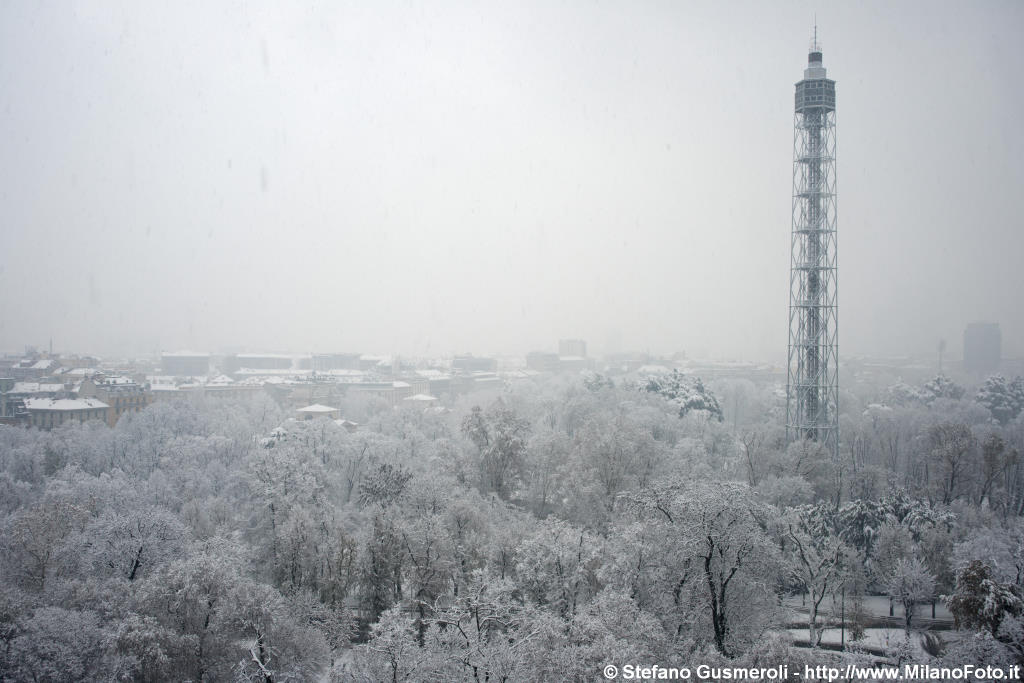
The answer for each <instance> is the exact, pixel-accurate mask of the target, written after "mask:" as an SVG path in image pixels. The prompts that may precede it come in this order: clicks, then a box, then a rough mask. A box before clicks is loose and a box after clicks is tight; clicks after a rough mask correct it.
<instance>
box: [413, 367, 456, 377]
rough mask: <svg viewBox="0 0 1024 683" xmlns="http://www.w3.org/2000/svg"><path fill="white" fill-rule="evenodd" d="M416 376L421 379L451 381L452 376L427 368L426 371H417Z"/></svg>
mask: <svg viewBox="0 0 1024 683" xmlns="http://www.w3.org/2000/svg"><path fill="white" fill-rule="evenodd" d="M416 374H417V375H419V376H420V377H426V378H427V379H450V378H451V375H449V374H448V373H446V372H441V371H440V370H436V369H434V368H426V369H424V370H417V371H416Z"/></svg>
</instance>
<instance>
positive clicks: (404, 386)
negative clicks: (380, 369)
mask: <svg viewBox="0 0 1024 683" xmlns="http://www.w3.org/2000/svg"><path fill="white" fill-rule="evenodd" d="M391 386H393V387H394V388H395V389H408V388H409V387H411V386H412V385H411V384H409V383H408V382H403V381H401V380H395V381H394V382H392V383H391Z"/></svg>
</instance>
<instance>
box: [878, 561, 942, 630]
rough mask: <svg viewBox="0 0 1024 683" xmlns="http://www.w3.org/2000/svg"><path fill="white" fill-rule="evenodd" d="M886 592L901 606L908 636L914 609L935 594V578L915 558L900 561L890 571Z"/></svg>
mask: <svg viewBox="0 0 1024 683" xmlns="http://www.w3.org/2000/svg"><path fill="white" fill-rule="evenodd" d="M886 590H887V592H888V594H889V597H890V598H892V599H893V600H895V601H897V602H899V603H900V604H902V605H903V614H904V619H905V624H904V626H905V628H906V631H907V633H908V634H909V633H910V625H911V620H912V619H913V617H914V609H915V608H916V607H917V605H919V604H920V603H922V602H928V601H930V600H931V599H932V596H933V595H934V594H935V577H933V576H932V574H931V572H929V571H928V567H926V566H925V564H924V563H923V562H921V561H920V560H919V559H917V558H916V557H912V558H910V559H900V560H897V561H896V565H895V566H894V567H893V569H892V574H891V576H890V577H889V581H888V584H887V586H886Z"/></svg>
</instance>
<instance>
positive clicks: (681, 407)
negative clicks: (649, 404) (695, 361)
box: [640, 370, 724, 422]
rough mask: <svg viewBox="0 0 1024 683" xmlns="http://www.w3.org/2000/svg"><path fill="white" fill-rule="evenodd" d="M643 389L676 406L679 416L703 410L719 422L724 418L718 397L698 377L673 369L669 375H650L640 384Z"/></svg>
mask: <svg viewBox="0 0 1024 683" xmlns="http://www.w3.org/2000/svg"><path fill="white" fill-rule="evenodd" d="M640 387H641V389H642V390H643V391H647V392H649V393H653V394H658V395H659V396H662V397H663V398H665V399H666V400H667V401H668V402H669V404H671V405H672V406H673V407H675V408H676V410H677V411H678V413H679V417H683V416H685V415H687V414H689V413H691V412H704V413H707V414H708V415H709V416H710V417H711V418H713V419H715V420H717V421H718V422H721V421H722V420H723V419H724V415H723V414H722V407H721V406H720V405H719V404H718V399H717V398H716V397H715V395H714V394H713V393H711V391H710V390H709V389H707V388H706V387H705V386H704V383H703V382H702V381H701V380H700V378H699V377H689V376H687V375H684V374H683V373H681V372H679V371H678V370H673V371H672V374H671V375H652V376H651V377H648V378H647V379H646V380H644V381H643V382H642V383H641V385H640Z"/></svg>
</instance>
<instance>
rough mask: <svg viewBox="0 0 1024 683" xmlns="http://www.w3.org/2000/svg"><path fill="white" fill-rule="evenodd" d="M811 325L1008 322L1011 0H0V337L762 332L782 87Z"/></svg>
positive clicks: (1014, 60)
mask: <svg viewBox="0 0 1024 683" xmlns="http://www.w3.org/2000/svg"><path fill="white" fill-rule="evenodd" d="M815 13H816V17H817V23H818V26H819V37H820V40H821V43H822V46H823V49H824V65H825V67H826V68H827V69H828V74H829V78H833V79H835V80H836V82H837V90H838V95H837V97H838V104H837V139H838V198H839V199H838V206H839V209H838V231H839V306H840V351H841V352H842V353H843V354H844V355H848V354H862V353H900V354H903V353H922V354H923V353H930V352H931V351H932V350H933V349H934V348H935V347H936V345H937V344H938V340H939V339H940V338H945V339H948V340H949V342H950V350H951V351H954V352H955V351H956V350H957V349H958V348H959V346H960V339H961V335H962V332H963V329H964V326H965V325H966V324H967V323H969V322H972V321H976V320H989V321H993V322H998V323H1000V325H1001V328H1002V333H1003V355H1004V357H1008V356H1015V355H1019V354H1021V353H1022V351H1024V314H1022V307H1021V306H1020V303H1019V298H1020V294H1021V292H1024V268H1021V267H1020V259H1021V258H1022V254H1024V230H1022V229H1021V228H1022V226H1021V215H1024V212H1022V208H1024V207H1022V204H1024V201H1022V196H1021V188H1022V187H1024V134H1022V132H1021V127H1020V124H1019V121H1020V117H1021V108H1022V104H1024V94H1022V90H1021V88H1020V87H1019V86H1020V74H1021V73H1022V72H1024V47H1022V44H1021V42H1020V35H1021V32H1022V30H1024V5H1021V4H1020V3H1018V2H985V3H964V2H954V3H948V2H947V3H939V2H906V3H898V4H896V5H893V4H891V3H884V2H870V3H856V4H854V3H843V4H839V3H834V4H833V3H802V2H793V3H786V4H781V3H761V2H751V3H736V2H730V3H718V2H709V3H690V2H687V3H675V2H663V3H656V2H646V3H605V2H570V3H562V4H557V5H556V4H555V3H547V2H517V3H506V4H504V5H500V6H499V5H492V4H490V3H485V4H483V5H480V4H478V3H454V2H445V3H423V4H421V3H372V4H371V3H353V4H351V5H342V4H339V3H334V2H325V3H303V4H302V5H301V6H298V5H293V4H290V3H287V4H286V3H268V4H266V5H259V4H258V3H252V2H244V3H234V4H228V3H202V2H200V3H195V2H179V3H170V4H167V5H164V4H159V3H146V4H141V3H135V2H125V3H66V2H56V3H37V2H8V3H3V4H2V5H0V121H2V126H0V131H2V132H0V145H2V148H0V193H2V199H0V311H2V315H0V349H5V350H16V349H20V348H21V347H22V346H23V345H25V344H38V345H41V346H43V345H45V344H47V343H48V341H49V340H50V339H51V338H52V340H53V344H54V347H55V349H57V350H68V351H87V352H95V353H128V354H139V353H151V352H155V351H158V350H161V349H163V350H174V349H180V348H199V349H205V350H210V351H217V350H223V349H248V350H291V351H328V350H351V351H362V352H382V353H400V354H410V355H442V354H448V353H454V352H464V351H473V352H476V353H522V352H525V351H528V350H531V349H551V348H553V347H554V345H555V342H556V340H557V339H558V338H560V337H579V338H583V339H586V340H588V342H589V344H590V348H591V349H592V351H593V352H595V353H603V352H608V351H616V350H626V349H647V350H650V351H652V352H658V353H668V352H674V351H686V352H688V353H690V354H691V355H701V356H704V355H707V356H717V357H730V356H732V357H743V358H750V359H762V358H768V359H778V358H782V357H783V356H784V354H785V350H786V341H787V337H786V327H787V308H786V307H787V303H788V299H787V297H788V278H789V273H788V268H789V232H790V201H791V200H790V196H791V192H792V188H791V184H792V143H793V111H792V109H793V84H794V83H795V82H796V81H797V80H799V79H800V78H801V77H802V73H803V69H804V67H805V65H806V59H807V47H808V43H809V39H810V36H811V31H812V26H813V23H814V20H815Z"/></svg>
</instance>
